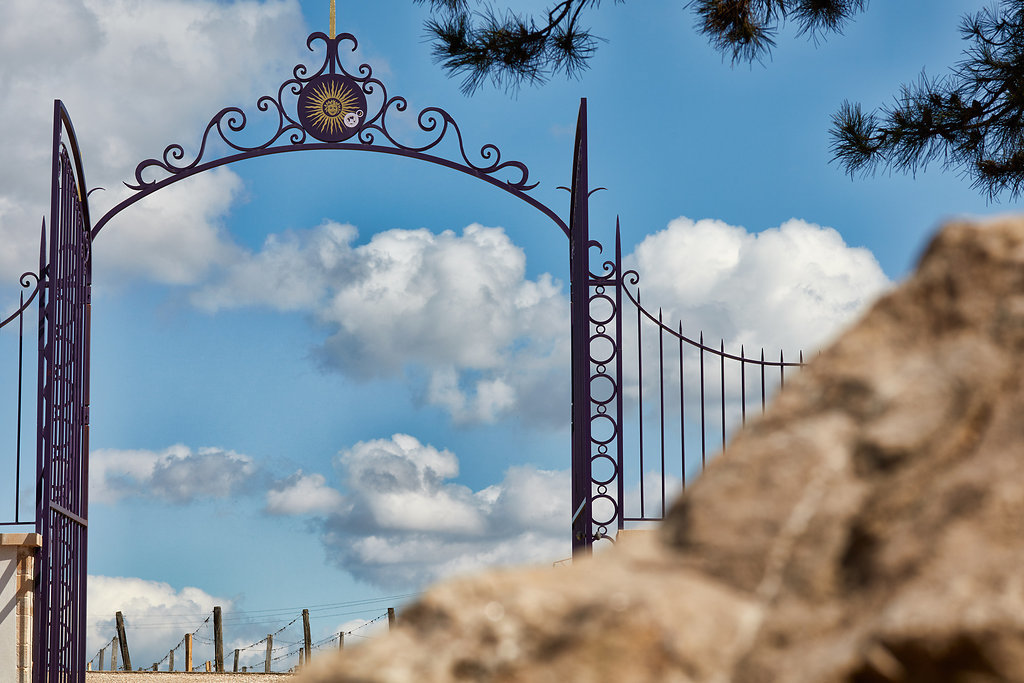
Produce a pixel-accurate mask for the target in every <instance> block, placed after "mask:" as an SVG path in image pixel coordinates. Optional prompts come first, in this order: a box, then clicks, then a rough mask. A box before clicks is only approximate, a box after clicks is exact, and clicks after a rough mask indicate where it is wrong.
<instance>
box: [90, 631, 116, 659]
mask: <svg viewBox="0 0 1024 683" xmlns="http://www.w3.org/2000/svg"><path fill="white" fill-rule="evenodd" d="M114 638H117V636H114ZM114 638H111V639H110V640H108V641H107V644H106V645H104V646H103V647H101V648H100V649H98V650H96V654H94V655H93V656H92V659H90V660H89V663H90V664H92V663H93V662H95V661H96V658H97V657H99V656H100V655H101V654H103V651H104V650H106V649H107V647H109V646H110V645H113V644H114Z"/></svg>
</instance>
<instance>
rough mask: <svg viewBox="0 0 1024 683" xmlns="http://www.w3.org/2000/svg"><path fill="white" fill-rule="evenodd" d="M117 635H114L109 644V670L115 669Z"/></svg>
mask: <svg viewBox="0 0 1024 683" xmlns="http://www.w3.org/2000/svg"><path fill="white" fill-rule="evenodd" d="M117 650H118V645H117V636H114V640H113V642H112V643H111V645H110V670H111V671H117Z"/></svg>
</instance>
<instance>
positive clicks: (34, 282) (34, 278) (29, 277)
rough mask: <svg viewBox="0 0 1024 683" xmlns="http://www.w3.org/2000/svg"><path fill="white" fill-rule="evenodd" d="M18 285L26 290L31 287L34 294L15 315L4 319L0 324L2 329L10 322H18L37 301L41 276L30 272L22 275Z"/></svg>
mask: <svg viewBox="0 0 1024 683" xmlns="http://www.w3.org/2000/svg"><path fill="white" fill-rule="evenodd" d="M18 283H19V284H20V285H21V286H22V287H23V288H24V289H28V288H29V287H31V288H32V293H31V294H29V297H28V299H27V300H24V301H23V303H22V304H21V305H20V306H19V307H18V310H16V311H15V312H14V313H11V314H10V315H9V316H7V317H6V318H4V319H3V321H2V322H0V328H3V327H5V326H6V325H7V324H8V323H10V322H12V321H14V320H17V319H18V316H20V315H21V314H22V313H24V312H25V310H26V309H27V308H28V307H29V306H31V305H32V302H33V301H35V298H36V294H38V293H39V289H40V286H41V285H40V283H39V275H37V274H36V273H33V272H32V271H28V272H25V273H22V274H21V277H19V278H18ZM23 296H24V294H23Z"/></svg>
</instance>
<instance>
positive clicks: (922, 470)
mask: <svg viewBox="0 0 1024 683" xmlns="http://www.w3.org/2000/svg"><path fill="white" fill-rule="evenodd" d="M1022 360H1024V219H1021V218H1004V219H999V220H996V221H992V222H989V223H986V224H981V225H978V224H967V223H954V224H951V225H948V226H947V227H946V228H945V229H943V230H942V231H941V233H940V234H939V235H938V236H937V237H936V238H935V240H934V241H933V243H932V244H931V246H930V247H929V248H928V250H927V251H926V253H925V254H924V256H923V258H922V260H921V263H920V265H919V268H918V270H917V272H916V274H915V275H913V276H912V277H911V278H910V279H909V280H908V281H907V282H906V283H904V284H903V285H902V286H900V287H899V288H898V289H897V290H895V291H894V292H893V293H891V294H890V295H888V296H886V297H884V298H883V299H882V300H880V301H879V302H878V303H877V304H876V305H875V306H874V307H873V308H872V310H871V311H870V312H869V313H868V314H867V315H866V316H865V317H864V318H863V319H862V320H861V321H860V322H859V323H858V324H857V325H856V326H855V327H854V328H852V329H851V330H850V331H848V332H847V333H846V334H845V335H844V336H843V337H842V338H841V339H840V340H839V341H838V342H836V343H835V344H834V345H833V346H832V347H831V348H830V349H828V350H827V351H825V352H824V353H823V354H822V355H821V356H820V357H818V358H816V359H815V360H814V361H813V362H812V363H811V365H810V367H809V368H807V369H806V370H805V371H804V372H802V373H800V374H799V375H798V376H797V377H795V378H794V380H793V381H792V382H787V385H786V390H785V391H784V392H783V393H782V394H781V395H780V396H779V398H778V399H777V400H776V401H775V402H774V404H773V405H772V406H771V407H770V409H769V411H768V413H767V414H766V415H765V416H764V417H763V418H762V419H760V420H758V421H757V422H755V423H753V424H751V425H750V426H748V428H747V429H746V430H744V431H743V432H742V433H740V434H739V435H738V436H737V437H736V439H735V440H734V441H733V443H732V444H730V446H729V448H728V450H727V452H726V453H725V454H723V455H722V456H721V457H719V458H717V459H716V460H715V461H714V462H713V463H712V464H711V466H709V468H708V470H707V471H706V472H705V474H704V475H703V476H702V477H701V478H700V479H699V480H698V482H697V483H696V484H695V485H694V486H692V487H691V488H690V489H688V491H687V493H686V495H685V496H684V497H683V498H682V499H681V500H680V501H679V503H678V504H677V505H676V506H675V507H674V508H673V509H672V511H671V512H670V514H669V516H668V518H667V519H666V522H665V524H664V525H663V527H662V528H661V530H660V531H659V532H658V533H657V534H652V535H650V536H649V537H647V538H642V539H637V540H633V539H630V541H628V542H624V543H621V544H620V545H619V546H618V547H616V548H615V550H614V552H609V553H606V554H603V555H601V556H599V557H597V558H595V559H593V560H591V561H587V562H580V563H576V564H575V565H574V566H573V567H571V568H566V569H562V568H559V569H535V570H520V571H499V572H493V573H489V574H485V575H482V576H479V577H476V578H470V579H465V580H461V581H457V582H453V583H449V584H446V585H441V586H438V587H436V588H434V589H432V590H430V591H429V592H428V593H427V594H426V595H425V597H424V598H423V599H422V600H421V601H420V602H419V603H418V604H416V605H415V606H413V607H412V608H410V609H408V610H407V611H406V612H405V613H404V615H403V619H402V623H401V625H400V627H399V628H398V629H397V630H396V631H395V633H393V634H392V635H391V636H390V637H388V638H385V639H382V640H379V641H376V642H374V643H370V644H366V645H363V646H360V647H358V648H353V649H351V650H348V651H346V652H345V653H343V654H342V656H341V657H339V658H338V659H336V660H331V661H327V660H326V658H322V659H321V660H319V661H314V662H313V664H312V665H311V667H310V669H309V670H308V671H307V672H306V677H305V678H303V679H302V680H303V681H305V683H313V682H316V683H328V682H330V683H342V682H349V683H351V682H354V681H381V682H385V681H387V682H390V683H398V682H405V681H424V682H426V681H509V682H511V681H523V682H526V681H530V682H536V683H544V682H546V681H558V682H559V683H565V682H567V681H574V682H581V683H585V682H587V681H741V682H751V683H756V682H760V681H795V682H801V681H816V682H817V681H850V682H851V683H852V682H857V683H870V682H875V681H879V682H881V681H904V682H908V683H909V682H911V681H996V680H1012V681H1024V571H1022V567H1024V417H1022V416H1024V382H1022V379H1024V362H1022Z"/></svg>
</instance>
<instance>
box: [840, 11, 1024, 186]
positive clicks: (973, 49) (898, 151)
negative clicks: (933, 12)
mask: <svg viewBox="0 0 1024 683" xmlns="http://www.w3.org/2000/svg"><path fill="white" fill-rule="evenodd" d="M961 32H962V34H963V37H964V39H965V40H967V41H969V43H970V46H969V47H968V48H967V49H966V50H965V52H964V59H963V60H962V61H961V62H960V63H959V64H957V65H956V66H955V67H954V68H953V69H952V70H951V73H950V74H949V75H947V76H945V77H943V78H938V79H930V78H928V77H926V76H924V75H922V76H921V78H920V79H919V80H918V82H916V83H914V84H911V85H904V86H903V87H902V88H901V91H900V94H899V95H898V96H897V97H896V99H895V102H894V103H893V104H892V105H891V106H887V107H882V108H881V109H879V110H877V111H875V112H871V113H865V112H863V111H862V110H861V106H860V104H853V103H850V102H844V103H843V105H842V107H841V108H840V110H839V111H838V112H837V113H836V114H835V115H834V116H833V117H832V130H831V135H832V152H833V155H834V156H833V161H836V162H839V163H840V164H841V165H842V166H843V167H844V168H845V170H846V171H847V172H849V173H850V174H851V175H854V174H858V173H860V174H870V173H872V172H874V171H875V170H876V169H877V168H878V167H879V166H883V167H885V168H888V169H891V170H896V171H901V172H910V173H914V172H916V171H917V170H918V169H924V168H925V167H927V165H928V163H929V162H932V161H941V163H942V165H943V167H944V168H947V169H956V170H958V171H960V172H961V173H962V174H963V175H964V176H965V177H969V178H971V179H972V180H973V185H974V187H975V188H976V189H980V190H981V191H983V192H984V193H986V194H987V195H988V197H989V199H995V198H996V197H997V196H998V195H1000V194H1002V193H1004V192H1008V193H1009V195H1010V197H1011V198H1016V197H1018V196H1020V194H1021V192H1022V190H1024V0H1002V1H1001V2H1000V3H999V5H998V6H996V7H994V8H990V9H986V10H982V11H981V12H979V13H977V14H975V15H969V16H966V17H965V18H964V20H963V24H962V26H961Z"/></svg>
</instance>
